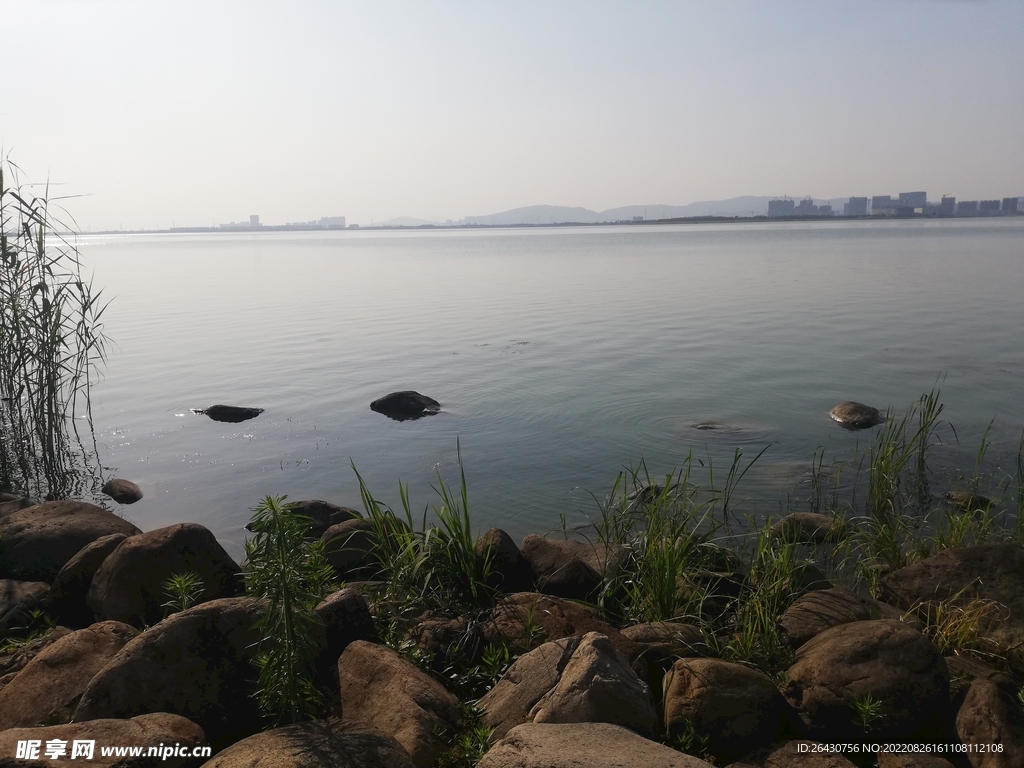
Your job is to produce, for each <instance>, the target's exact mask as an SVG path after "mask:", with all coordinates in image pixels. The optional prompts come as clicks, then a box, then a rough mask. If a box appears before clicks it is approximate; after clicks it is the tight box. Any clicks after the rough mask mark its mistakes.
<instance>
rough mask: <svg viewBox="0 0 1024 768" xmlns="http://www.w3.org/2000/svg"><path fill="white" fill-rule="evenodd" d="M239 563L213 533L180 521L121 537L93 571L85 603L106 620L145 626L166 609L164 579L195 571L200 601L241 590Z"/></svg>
mask: <svg viewBox="0 0 1024 768" xmlns="http://www.w3.org/2000/svg"><path fill="white" fill-rule="evenodd" d="M239 571H240V569H239V567H238V565H237V564H236V563H235V561H234V560H232V559H231V557H230V556H229V555H228V553H227V552H225V551H224V548H223V547H222V546H221V545H220V544H219V543H218V542H217V539H216V538H215V537H214V535H213V534H212V533H211V532H210V531H209V530H208V529H207V528H204V527H203V526H201V525H197V524H196V523H179V524H177V525H170V526H168V527H166V528H158V529H157V530H155V531H148V532H146V533H140V534H138V535H136V536H131V537H129V538H127V539H125V540H124V541H123V542H121V543H120V544H119V545H118V546H117V548H116V549H115V550H114V551H113V552H111V553H110V554H109V555H108V556H107V557H106V558H105V559H104V560H103V563H102V564H101V565H100V567H99V569H98V570H97V571H96V574H95V575H94V576H93V579H92V584H91V585H90V587H89V592H88V595H87V597H86V603H87V604H88V606H89V608H91V609H92V610H93V612H94V613H95V614H96V615H97V616H98V617H99V618H102V619H112V620H115V621H123V622H125V623H127V624H135V625H136V626H143V625H147V624H156V623H157V622H158V621H160V619H161V618H163V616H164V615H165V614H166V613H167V609H166V608H164V603H166V602H167V601H168V600H169V599H170V597H169V596H168V594H167V592H166V591H165V590H164V583H165V582H166V581H167V580H168V579H169V578H170V577H171V576H174V575H176V574H184V573H194V574H196V576H198V577H199V579H200V580H201V581H202V583H203V591H202V593H201V594H200V596H199V600H200V601H201V602H206V601H208V600H216V599H219V598H223V597H235V596H237V595H239V594H241V593H242V591H243V584H242V579H241V577H240V576H239Z"/></svg>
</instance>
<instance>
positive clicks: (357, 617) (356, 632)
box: [314, 587, 380, 669]
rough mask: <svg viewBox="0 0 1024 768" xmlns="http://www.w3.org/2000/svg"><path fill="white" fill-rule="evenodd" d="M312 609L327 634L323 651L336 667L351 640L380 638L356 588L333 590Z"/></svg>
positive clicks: (378, 639)
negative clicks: (325, 647) (325, 648)
mask: <svg viewBox="0 0 1024 768" xmlns="http://www.w3.org/2000/svg"><path fill="white" fill-rule="evenodd" d="M314 611H315V612H316V615H317V616H319V617H320V620H321V621H322V622H323V623H324V631H325V632H326V635H327V650H326V651H325V655H326V657H327V658H328V659H330V662H331V666H332V667H333V668H335V669H337V661H338V657H339V656H341V654H342V652H343V651H344V650H345V649H346V648H347V647H348V646H349V644H350V643H352V642H355V641H356V640H366V641H369V642H371V643H379V642H380V637H379V636H378V635H377V628H376V627H375V626H374V625H373V616H371V615H370V607H369V605H368V604H367V602H366V598H365V597H363V596H362V594H360V593H359V592H358V591H357V590H355V589H352V588H350V587H346V588H345V589H339V590H338V591H337V592H332V593H331V594H329V595H328V596H327V597H325V598H324V599H323V600H322V601H321V602H320V604H319V605H317V607H316V608H315V609H314Z"/></svg>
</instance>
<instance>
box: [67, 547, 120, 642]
mask: <svg viewBox="0 0 1024 768" xmlns="http://www.w3.org/2000/svg"><path fill="white" fill-rule="evenodd" d="M126 538H128V537H127V536H125V535H124V534H123V533H112V534H110V535H109V536H101V537H100V538H98V539H96V541H93V542H91V543H89V544H86V545H85V546H84V547H82V548H81V549H80V550H79V551H78V553H77V554H76V555H75V556H74V557H72V558H71V559H70V560H68V561H67V562H66V563H64V567H63V568H61V569H60V570H59V571H58V572H57V576H56V577H55V578H54V580H53V586H52V588H51V590H50V600H49V602H50V607H49V611H50V612H51V613H52V614H53V615H54V616H56V617H57V620H58V621H60V622H62V623H63V624H65V625H67V626H69V627H87V626H89V625H90V624H92V623H93V621H95V618H96V617H95V615H94V614H93V612H92V609H91V608H89V606H88V605H86V602H85V599H86V595H87V594H88V592H89V585H90V584H92V577H93V576H95V575H96V571H98V570H99V568H100V566H101V565H102V564H103V561H104V560H106V559H107V555H109V554H110V553H111V552H113V551H114V550H115V549H117V545H118V544H120V543H121V542H122V541H124V540H125V539H126Z"/></svg>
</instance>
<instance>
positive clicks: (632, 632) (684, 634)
mask: <svg viewBox="0 0 1024 768" xmlns="http://www.w3.org/2000/svg"><path fill="white" fill-rule="evenodd" d="M622 634H624V635H625V636H626V637H628V638H629V639H630V640H632V641H633V642H634V643H635V644H636V646H637V647H638V648H639V649H641V650H642V651H657V652H659V653H661V654H663V655H665V656H696V655H698V654H699V653H700V652H702V651H706V650H707V644H706V643H705V642H704V635H703V634H702V633H701V631H700V629H699V628H698V627H696V626H694V625H693V624H683V623H681V622H676V621H651V622H646V623H644V624H634V625H632V626H630V627H625V628H623V630H622Z"/></svg>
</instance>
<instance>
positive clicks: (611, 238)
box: [81, 219, 1024, 556]
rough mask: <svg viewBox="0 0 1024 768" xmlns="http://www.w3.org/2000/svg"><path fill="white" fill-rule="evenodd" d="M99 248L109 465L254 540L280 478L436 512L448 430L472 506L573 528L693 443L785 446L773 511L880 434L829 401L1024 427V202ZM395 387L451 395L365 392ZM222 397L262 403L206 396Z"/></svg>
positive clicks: (120, 241)
mask: <svg viewBox="0 0 1024 768" xmlns="http://www.w3.org/2000/svg"><path fill="white" fill-rule="evenodd" d="M81 246H82V254H83V257H84V259H85V260H86V263H87V264H88V265H89V267H90V268H91V269H93V270H94V272H95V281H96V284H97V285H99V286H103V287H104V288H105V295H106V296H108V297H110V298H113V302H112V304H111V305H110V308H109V310H108V314H107V329H108V332H109V335H110V336H111V337H112V339H113V340H114V341H115V342H116V346H115V347H114V348H113V349H112V350H111V354H110V357H109V361H108V364H107V368H106V373H105V376H104V379H103V381H102V382H101V383H100V384H99V385H98V386H97V387H96V388H95V390H94V413H95V419H96V427H97V436H98V440H99V443H100V454H101V459H102V461H103V463H104V465H106V466H107V467H110V468H111V469H113V470H115V471H116V474H117V475H119V476H122V477H127V478H130V479H133V480H135V481H136V482H138V483H139V484H140V485H141V486H142V488H143V490H144V491H145V494H146V498H145V499H143V500H142V501H141V502H139V503H138V504H136V505H134V506H133V507H130V508H125V512H126V514H127V516H128V517H129V518H131V519H132V520H134V521H135V522H136V523H137V524H138V525H140V527H143V528H146V529H148V528H155V527H158V526H161V525H167V524H170V523H172V522H179V521H182V520H193V521H196V522H200V523H203V524H205V525H207V526H209V527H210V528H211V529H213V530H214V532H215V533H216V534H217V535H218V537H220V538H221V540H222V541H223V542H224V543H225V544H226V545H227V546H228V547H229V550H230V551H232V553H233V554H235V555H236V556H237V555H238V554H239V553H240V551H241V547H240V544H241V541H242V538H243V532H242V525H243V524H244V523H245V522H246V520H247V519H248V517H249V511H248V508H249V507H251V506H253V505H255V504H256V503H257V502H258V501H259V500H260V499H261V498H262V497H263V496H264V495H266V494H288V495H289V496H290V497H291V498H293V499H298V498H323V499H328V500H331V501H335V502H337V503H342V504H348V505H351V506H359V504H358V500H359V497H358V487H357V484H356V481H355V477H354V474H353V472H352V469H351V468H350V461H352V462H355V464H356V466H357V467H358V469H359V471H360V473H361V474H362V475H363V476H364V478H366V480H367V481H368V484H369V485H370V487H371V489H372V490H373V491H374V493H375V494H376V495H377V496H378V497H381V498H383V499H384V500H385V501H388V502H390V503H392V504H394V505H396V506H397V503H398V493H397V483H398V480H399V479H401V480H403V481H405V482H408V483H409V484H410V488H411V492H412V497H413V505H414V507H415V508H416V510H417V511H419V510H422V509H423V507H424V506H425V505H427V504H428V503H432V502H433V501H434V500H435V499H436V496H435V494H434V492H433V491H432V490H431V484H432V483H433V484H435V485H436V482H437V480H436V472H437V471H440V472H441V475H442V476H443V477H444V478H446V479H447V480H450V481H451V480H457V464H456V438H459V439H460V440H461V444H462V454H463V459H464V463H465V466H466V473H467V477H468V481H469V490H470V509H471V511H472V512H473V516H474V519H475V520H476V521H477V522H478V523H479V525H481V526H489V525H491V524H498V525H501V526H503V527H505V528H507V529H508V530H509V531H510V532H512V533H513V535H517V536H518V535H522V534H524V533H526V532H529V531H546V530H549V529H552V528H555V527H557V526H558V525H559V515H560V514H562V513H565V514H566V515H567V517H568V519H569V521H570V522H574V521H581V520H583V519H584V516H585V514H587V513H590V512H592V511H593V509H594V502H593V499H592V498H591V496H590V493H591V492H592V493H594V494H596V495H598V496H601V495H603V494H604V493H606V492H607V490H608V489H609V488H610V486H611V483H612V481H613V480H614V477H615V474H616V473H617V472H618V471H619V469H620V468H622V467H623V466H624V465H630V464H632V465H635V464H637V463H638V461H639V460H640V458H641V457H643V458H644V459H645V460H646V462H647V464H648V466H649V467H650V468H651V469H652V470H654V471H656V472H658V473H662V472H665V471H667V470H669V469H671V468H672V467H673V466H676V465H678V464H679V463H680V462H681V461H682V460H683V458H684V457H685V456H686V455H687V453H688V452H689V451H690V450H691V449H692V450H694V451H695V452H696V454H697V455H699V456H701V457H707V456H709V455H710V456H712V457H713V458H714V459H716V464H719V465H720V462H721V463H724V462H726V460H727V457H728V456H730V455H731V453H732V451H733V449H734V448H736V447H739V448H742V449H743V450H744V451H745V452H746V454H747V455H748V456H750V455H753V454H754V453H756V452H757V451H759V450H760V449H761V448H762V447H764V446H766V445H770V448H769V449H768V451H767V453H766V454H765V456H764V457H763V459H762V460H761V462H759V464H758V466H757V467H756V472H752V473H751V475H750V476H748V480H747V481H745V487H744V490H745V491H746V493H747V494H749V495H750V496H752V497H753V498H754V499H755V500H756V502H757V511H758V512H759V513H765V512H774V511H775V510H776V509H777V505H778V500H779V499H780V498H781V497H783V496H785V494H786V493H790V492H793V488H794V485H795V484H796V483H797V481H799V480H800V478H801V476H802V475H801V473H802V472H804V471H805V470H806V469H807V468H808V467H809V464H810V457H811V455H812V453H813V452H814V450H815V448H817V447H818V446H826V451H827V455H828V456H829V457H831V456H833V455H834V456H843V455H847V454H849V453H850V452H852V450H853V448H854V445H855V443H856V441H857V440H858V438H859V439H860V440H861V441H862V442H863V440H864V438H865V436H864V434H862V433H861V434H855V433H849V432H846V431H844V430H842V429H841V428H838V427H837V426H836V425H835V424H834V423H833V422H831V421H830V420H829V418H828V415H827V413H828V410H829V408H831V407H832V406H833V405H834V404H835V403H837V402H839V401H841V400H847V399H853V400H861V401H863V402H867V403H870V404H872V405H875V406H877V407H879V408H882V409H884V408H886V407H887V406H889V405H892V406H893V407H895V408H897V409H904V408H905V407H906V406H907V405H909V404H910V403H911V402H913V401H915V400H916V399H917V397H918V396H919V395H920V394H921V393H923V392H927V391H928V390H930V389H931V388H932V387H933V386H935V384H936V381H937V379H938V378H939V377H940V376H944V377H945V378H944V380H943V381H942V383H941V388H942V400H943V401H944V402H945V404H946V411H945V413H944V416H945V417H947V418H948V419H949V421H950V422H952V423H953V425H954V426H955V427H956V430H957V434H958V436H959V439H960V444H961V445H962V446H964V450H963V451H962V452H961V453H962V456H958V455H957V454H956V453H951V454H949V456H948V457H947V459H946V460H947V461H950V462H953V463H956V462H957V461H960V460H963V461H969V460H970V459H968V458H963V457H973V454H974V451H975V449H976V447H977V441H978V439H979V438H980V435H981V432H982V430H983V429H984V427H985V425H986V424H987V423H988V421H989V420H990V419H992V418H993V417H995V419H996V421H995V426H994V427H993V432H992V435H993V436H994V438H995V441H996V444H997V447H998V448H999V449H1000V450H1008V449H1009V446H1010V445H1011V444H1015V442H1016V439H1017V437H1018V436H1019V435H1020V432H1021V430H1022V429H1024V407H1022V403H1024V355H1022V347H1024V345H1022V341H1021V339H1022V330H1024V302H1022V298H1021V297H1022V296H1024V219H1015V220H997V221H978V220H975V221H928V222H915V221H899V222H878V223H875V222H848V223H841V222H828V223H824V222H823V223H813V224H803V223H801V224H737V225H701V226H692V225H691V226H664V227H663V226H646V227H622V228H608V227H601V228H564V229H538V230H532V229H531V230H485V231H425V232H419V231H417V232H359V231H342V232H329V233H328V232H325V233H322V234H321V233H301V234H286V233H267V234H253V235H246V234H218V235H215V236H214V235H209V236H207V235H154V236H118V237H98V236H97V237H87V238H85V239H84V240H83V241H82V243H81ZM399 389H416V390H419V391H421V392H423V393H424V394H427V395H430V396H432V397H434V398H436V399H437V400H439V401H441V403H442V405H443V412H442V413H441V414H439V415H437V416H433V417H430V418H426V419H421V420H418V421H408V422H401V423H399V422H395V421H391V420H389V419H387V418H385V417H384V416H381V415H380V414H376V413H373V412H371V411H370V410H369V407H368V406H369V403H370V401H371V400H373V399H375V398H376V397H379V396H381V395H383V394H386V393H387V392H391V391H394V390H399ZM213 403H229V404H236V405H251V406H260V407H263V408H265V409H266V412H265V413H263V414H262V415H261V416H260V417H259V418H257V419H255V420H252V421H248V422H244V423H242V424H223V423H217V422H213V421H210V420H209V419H207V418H206V417H203V416H196V415H193V414H192V413H190V412H189V408H200V407H204V406H207V405H211V404H213ZM709 421H711V422H715V423H716V424H717V425H718V429H716V430H710V431H709V430H700V429H696V428H695V426H694V425H696V424H701V423H706V422H709ZM946 434H947V441H952V435H951V433H946ZM705 460H706V459H705ZM723 470H724V467H723ZM797 495H799V494H797ZM752 508H753V507H752Z"/></svg>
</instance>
